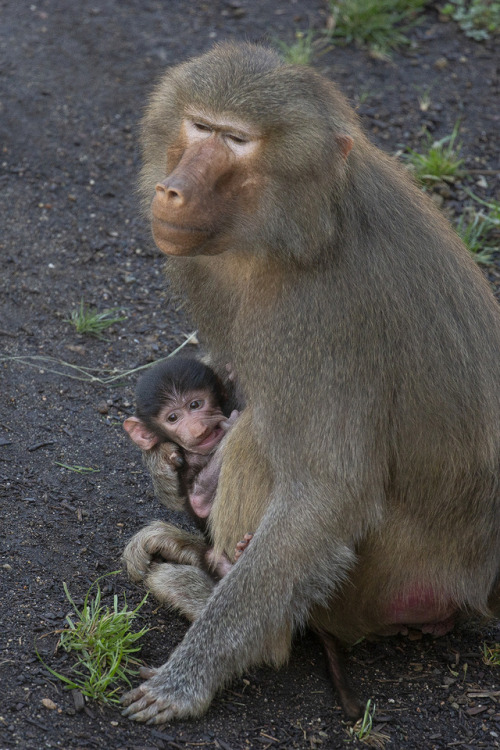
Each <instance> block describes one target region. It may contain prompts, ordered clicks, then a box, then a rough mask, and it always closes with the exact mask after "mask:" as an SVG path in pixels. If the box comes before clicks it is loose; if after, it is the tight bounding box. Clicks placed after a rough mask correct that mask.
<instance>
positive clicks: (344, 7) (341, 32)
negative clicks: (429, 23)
mask: <svg viewBox="0 0 500 750" xmlns="http://www.w3.org/2000/svg"><path fill="white" fill-rule="evenodd" d="M425 2H426V0H329V3H330V10H331V13H332V16H331V20H330V24H329V25H330V29H329V32H328V33H329V36H330V37H331V38H332V39H335V40H337V41H340V42H341V43H344V44H350V43H351V42H356V43H357V44H359V45H361V46H367V47H369V48H370V49H372V50H373V51H374V52H377V53H379V54H381V55H387V54H389V53H390V52H391V50H394V49H396V48H397V47H400V46H402V45H405V44H409V39H408V37H407V36H406V34H407V32H408V31H409V29H410V28H411V27H412V26H414V25H415V24H417V23H419V20H420V19H419V15H420V12H421V11H422V9H423V8H424V6H425Z"/></svg>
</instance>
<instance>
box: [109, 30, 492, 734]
mask: <svg viewBox="0 0 500 750" xmlns="http://www.w3.org/2000/svg"><path fill="white" fill-rule="evenodd" d="M143 137H144V170H143V174H142V189H143V193H144V196H145V199H146V200H147V201H148V202H149V201H150V200H151V199H153V203H152V222H153V234H154V237H155V241H156V243H157V244H158V246H159V247H160V249H161V250H163V251H164V252H165V253H167V254H168V255H169V256H170V257H169V259H168V264H167V273H168V276H169V278H170V279H171V282H172V285H173V287H174V288H175V289H176V290H177V291H179V292H181V293H183V294H184V295H185V296H186V298H187V300H188V302H189V308H190V312H191V315H192V318H193V320H194V322H195V323H196V325H197V326H198V327H199V330H200V333H201V336H202V337H203V339H204V341H205V342H206V343H207V345H208V347H209V349H210V352H211V355H212V356H213V358H214V362H215V363H219V365H222V364H224V363H226V362H231V363H232V364H233V365H234V368H235V371H236V372H237V373H238V379H239V381H240V384H241V387H242V390H243V393H244V394H245V397H246V401H247V404H246V408H245V410H244V412H243V414H242V415H241V417H240V419H239V420H238V422H237V424H236V425H235V426H234V428H233V430H232V432H231V434H230V435H229V436H228V439H227V445H226V446H225V452H224V458H223V465H222V471H221V475H220V480H219V488H218V492H217V495H216V499H215V503H214V506H213V511H212V514H211V518H210V523H211V531H212V536H213V541H214V545H215V549H216V552H217V553H222V552H225V553H226V554H228V555H229V556H231V555H232V554H233V551H234V549H235V545H236V543H237V541H238V540H239V539H241V538H242V536H243V534H244V533H245V532H246V531H248V530H249V529H252V530H255V535H254V537H253V540H252V543H251V544H250V545H249V547H248V549H247V550H246V551H245V554H244V555H243V556H242V557H241V559H240V561H239V562H238V564H237V565H235V566H233V568H232V569H231V571H230V572H229V574H228V575H227V576H226V577H225V578H223V579H222V581H221V582H220V583H218V584H217V585H214V587H213V588H212V589H211V591H212V593H211V594H210V596H208V594H207V592H206V591H204V592H203V593H201V594H200V593H199V592H198V590H197V589H196V587H195V585H194V584H193V585H192V586H191V587H190V588H189V589H183V591H184V592H185V596H186V597H188V598H189V597H190V599H191V604H192V603H193V602H194V601H196V602H197V604H198V605H199V606H198V609H197V612H198V613H199V616H198V617H197V619H196V620H195V622H194V623H193V625H192V626H191V627H190V629H189V631H188V633H187V635H186V637H185V638H184V640H183V642H182V643H181V644H180V645H179V646H178V648H176V649H175V651H174V652H173V654H172V655H171V656H170V658H169V660H168V661H167V662H166V664H164V665H163V666H162V667H160V668H159V669H157V670H150V671H148V672H147V673H146V676H147V677H148V679H147V681H146V682H145V683H143V684H142V685H141V686H140V687H139V688H137V689H135V690H133V691H131V692H130V693H129V694H128V695H127V696H126V697H125V699H124V703H125V704H126V705H128V709H127V710H126V713H127V714H128V715H129V716H131V717H132V718H134V719H137V720H139V721H145V720H149V721H153V722H163V721H166V720H168V719H171V718H172V717H175V716H195V715H198V714H200V713H202V712H203V711H204V710H205V709H206V708H207V706H208V705H209V703H210V701H211V700H212V698H213V696H214V694H215V692H216V691H217V689H218V688H219V687H220V686H221V685H223V684H224V683H225V682H226V681H227V680H228V679H230V678H231V677H232V676H233V675H235V674H237V673H239V672H241V671H242V670H244V669H246V668H247V667H248V666H249V665H251V664H254V663H256V662H260V661H263V660H267V661H270V662H273V663H275V664H279V663H281V662H282V661H283V660H284V659H286V657H287V654H288V652H289V646H290V640H291V635H292V633H293V631H294V629H295V628H296V627H297V626H298V625H302V624H305V623H311V624H312V625H313V626H314V627H315V628H316V629H318V630H320V631H324V632H326V633H328V634H330V635H332V636H335V637H338V638H340V639H341V640H342V641H345V642H353V641H354V640H356V639H357V638H359V637H360V636H362V635H365V634H369V633H380V632H382V633H385V632H394V631H398V630H400V629H401V628H403V627H405V626H407V625H412V626H419V627H421V628H422V629H423V630H424V631H429V632H433V633H440V632H445V631H446V630H447V629H449V628H450V627H451V626H452V624H453V621H454V619H455V618H456V616H457V615H458V614H459V613H462V612H463V613H475V614H479V615H490V614H491V613H492V612H494V613H497V614H498V613H499V609H500V607H499V599H500V596H499V593H500V592H499V588H500V587H499V564H500V538H499V537H500V510H499V509H500V489H499V467H500V388H499V384H500V358H499V354H500V314H499V309H498V307H497V305H496V302H495V301H494V299H493V297H492V295H491V293H490V290H489V289H488V286H487V284H486V282H485V280H484V279H483V278H482V275H481V273H480V272H479V271H478V269H477V268H476V266H475V264H474V263H473V261H472V260H471V258H470V257H469V255H468V253H467V250H466V249H465V248H464V246H463V245H462V243H461V242H460V240H459V239H458V237H457V235H456V234H455V232H454V231H453V230H452V228H451V227H450V226H449V224H448V223H447V222H446V221H445V219H444V218H443V217H442V216H441V215H440V214H439V212H438V211H437V210H436V209H435V208H434V207H433V206H432V204H431V202H430V201H429V199H428V198H427V197H426V196H425V195H424V194H422V192H420V191H419V190H418V189H417V188H416V187H415V186H414V185H413V184H412V182H411V180H410V178H409V177H408V176H407V174H406V173H405V171H404V170H403V169H402V168H401V167H399V166H398V165H397V164H396V163H395V161H394V160H393V159H391V158H390V157H388V156H386V155H385V154H383V153H382V152H380V151H379V150H378V149H377V148H375V147H374V146H372V145H371V144H370V143H369V142H368V141H367V139H366V137H365V136H364V134H363V132H362V130H361V129H360V126H359V124H358V120H357V117H356V115H355V114H354V112H353V111H352V109H351V108H350V107H349V106H348V104H347V102H346V100H345V99H344V97H343V96H342V95H341V94H340V93H339V92H338V90H337V88H336V87H335V86H334V84H333V83H331V82H330V81H328V80H327V79H325V78H324V77H322V76H320V75H318V74H316V73H315V72H314V71H312V70H310V69H307V68H305V67H295V66H291V65H287V64H285V63H284V62H283V61H282V60H281V59H280V58H279V57H278V56H277V55H276V54H275V53H274V52H272V51H270V50H267V49H264V48H262V47H258V46H252V45H240V46H236V45H232V44H226V45H221V46H217V47H215V48H214V49H213V50H212V51H210V52H208V53H207V54H205V55H203V56H202V57H199V58H196V59H194V60H191V61H189V62H187V63H184V64H182V65H179V66H177V67H175V68H173V69H172V70H171V71H170V72H168V73H167V75H166V76H165V78H164V79H163V81H162V82H161V83H160V84H159V86H158V87H157V89H156V90H155V92H154V94H153V96H152V98H151V102H150V105H149V109H148V111H147V114H146V116H145V119H144V123H143ZM139 533H142V532H139ZM165 533H166V534H168V532H165ZM146 537H147V534H146ZM146 546H147V545H146ZM184 575H185V568H184V566H178V571H177V572H176V566H174V565H168V564H166V565H162V566H160V572H159V573H158V581H157V583H158V587H160V588H162V591H163V592H164V596H163V598H164V599H166V600H168V598H169V591H170V590H172V591H174V590H175V589H176V586H177V584H178V583H179V581H180V580H181V579H182V576H184ZM190 575H191V578H193V577H194V578H193V580H195V579H196V576H197V575H198V572H197V568H193V567H192V566H191V570H190ZM205 601H206V604H205Z"/></svg>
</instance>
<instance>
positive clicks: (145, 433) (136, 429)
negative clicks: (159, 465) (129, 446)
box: [123, 417, 159, 451]
mask: <svg viewBox="0 0 500 750" xmlns="http://www.w3.org/2000/svg"><path fill="white" fill-rule="evenodd" d="M123 429H124V430H125V432H128V434H129V437H130V439H131V440H132V441H133V442H134V443H135V444H136V445H138V446H139V448H141V449H142V450H143V451H149V450H151V448H152V447H153V446H154V445H156V443H157V442H158V440H159V438H158V437H157V436H156V435H155V434H154V433H152V432H151V430H148V428H147V427H146V425H145V424H144V422H142V421H141V420H140V419H139V417H127V419H126V420H125V422H124V423H123Z"/></svg>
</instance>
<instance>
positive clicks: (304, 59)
mask: <svg viewBox="0 0 500 750" xmlns="http://www.w3.org/2000/svg"><path fill="white" fill-rule="evenodd" d="M313 41H314V33H313V31H312V30H311V29H309V31H307V32H305V31H296V32H295V41H293V42H292V43H291V44H287V43H286V42H282V41H280V40H279V39H277V40H276V44H277V46H278V47H279V49H280V51H281V54H282V55H283V57H284V58H285V60H286V62H288V63H291V64H292V65H309V64H310V62H311V60H312V57H313V54H314V49H313Z"/></svg>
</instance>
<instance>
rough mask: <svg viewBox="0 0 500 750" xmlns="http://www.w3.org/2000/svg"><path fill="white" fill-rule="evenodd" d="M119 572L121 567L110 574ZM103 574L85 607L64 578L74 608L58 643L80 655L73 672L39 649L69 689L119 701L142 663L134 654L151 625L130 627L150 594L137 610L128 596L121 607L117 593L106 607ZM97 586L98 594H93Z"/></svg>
mask: <svg viewBox="0 0 500 750" xmlns="http://www.w3.org/2000/svg"><path fill="white" fill-rule="evenodd" d="M119 572H120V571H118V570H117V571H114V572H113V573H108V574H107V575H115V574H116V573H119ZM104 577H105V576H101V578H104ZM101 578H98V579H97V581H95V582H94V583H93V584H92V586H91V587H90V588H89V590H88V591H87V593H86V595H85V599H84V602H83V606H82V608H81V609H78V607H77V606H76V604H75V602H74V600H73V598H72V597H71V595H70V593H69V591H68V587H67V585H66V583H64V582H63V588H64V593H65V594H66V597H67V599H68V601H69V603H70V604H71V606H72V607H73V610H74V612H73V613H71V615H67V617H66V622H67V624H68V627H67V628H66V629H64V630H63V631H62V632H61V634H60V638H59V643H58V644H57V646H58V647H59V646H60V647H62V648H63V649H64V650H65V651H67V652H68V653H72V654H74V655H75V656H76V662H75V663H74V664H73V666H72V667H71V676H67V675H64V674H61V673H59V672H56V671H55V670H54V669H52V668H51V667H49V666H48V665H47V664H46V663H45V662H44V661H43V659H42V657H41V656H40V654H39V653H38V651H37V652H36V653H37V656H38V658H39V659H40V661H42V663H43V664H44V666H45V667H46V668H47V669H48V670H49V672H50V673H51V674H52V675H54V677H57V678H58V679H59V680H61V681H62V682H64V683H65V685H66V687H67V689H68V690H74V689H76V690H80V692H81V693H83V695H85V696H86V697H87V698H91V699H93V700H97V701H101V702H104V703H118V702H119V698H118V695H117V694H118V692H119V691H120V690H121V686H120V684H119V683H122V682H125V683H126V684H127V685H128V686H129V687H130V684H131V683H130V680H129V678H128V677H129V675H134V674H137V669H134V668H133V667H134V666H136V667H137V666H139V664H140V662H139V660H138V659H137V658H135V657H134V656H133V654H137V653H138V652H139V651H140V649H141V646H140V645H139V644H138V643H137V642H138V641H139V639H140V638H142V637H143V635H145V634H146V633H147V632H148V628H146V627H143V628H142V629H141V630H139V631H138V632H136V633H133V632H131V629H130V628H131V624H132V621H133V620H134V619H135V617H136V616H137V613H138V612H139V610H140V609H141V607H142V606H143V604H144V603H145V601H146V599H147V595H146V596H145V597H144V599H142V601H141V602H140V603H139V604H138V605H137V607H136V608H135V609H133V610H129V609H128V608H127V602H126V599H125V596H124V597H123V598H124V604H123V606H122V608H121V609H119V605H118V596H117V594H115V595H114V598H113V607H112V608H109V607H106V606H104V605H103V604H102V603H101V598H102V594H101V587H100V586H99V581H100V580H101ZM93 589H94V592H95V595H94V596H93V597H91V592H92V590H93Z"/></svg>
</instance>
